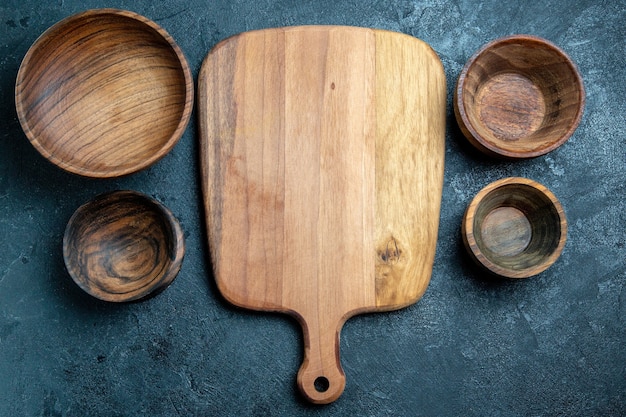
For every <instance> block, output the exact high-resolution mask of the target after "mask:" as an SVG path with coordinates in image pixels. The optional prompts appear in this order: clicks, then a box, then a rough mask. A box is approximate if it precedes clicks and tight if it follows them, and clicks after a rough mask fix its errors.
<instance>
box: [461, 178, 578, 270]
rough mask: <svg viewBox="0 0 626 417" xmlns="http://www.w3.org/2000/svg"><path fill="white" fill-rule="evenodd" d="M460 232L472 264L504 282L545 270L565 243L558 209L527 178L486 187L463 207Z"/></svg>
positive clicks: (564, 228)
mask: <svg viewBox="0 0 626 417" xmlns="http://www.w3.org/2000/svg"><path fill="white" fill-rule="evenodd" d="M461 227H462V235H463V243H464V244H465V247H466V249H467V251H468V253H469V254H470V256H471V257H472V259H473V260H474V261H475V262H476V263H477V264H478V265H480V266H482V267H484V268H485V269H487V270H488V271H490V272H492V273H494V274H496V275H500V276H503V277H507V278H528V277H531V276H533V275H537V274H539V273H540V272H543V271H544V270H546V269H547V268H548V267H549V266H550V265H552V264H553V263H554V262H555V261H556V260H557V259H558V257H559V256H560V255H561V252H562V251H563V247H564V246H565V240H566V237H567V221H566V219H565V213H564V211H563V207H562V206H561V203H560V202H559V201H558V200H557V198H556V197H555V196H554V194H553V193H552V192H551V191H550V190H548V189H547V188H546V187H544V186H543V185H541V184H539V183H537V182H535V181H532V180H529V179H527V178H516V177H512V178H504V179H501V180H499V181H495V182H493V183H491V184H489V185H487V186H486V187H485V188H483V189H482V190H481V191H480V192H479V193H478V194H476V196H475V197H474V199H473V200H472V202H471V203H470V204H469V206H468V207H467V210H466V211H465V216H464V217H463V224H462V226H461Z"/></svg>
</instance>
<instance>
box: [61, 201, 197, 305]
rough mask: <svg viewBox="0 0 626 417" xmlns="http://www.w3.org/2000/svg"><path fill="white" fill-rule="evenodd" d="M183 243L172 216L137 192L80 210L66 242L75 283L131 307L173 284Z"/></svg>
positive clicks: (70, 269)
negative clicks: (126, 303)
mask: <svg viewBox="0 0 626 417" xmlns="http://www.w3.org/2000/svg"><path fill="white" fill-rule="evenodd" d="M184 254H185V242H184V237H183V232H182V229H181V227H180V225H179V223H178V220H176V218H175V217H174V215H173V214H172V213H171V212H170V211H169V210H168V209H167V208H166V207H164V206H163V205H162V204H161V203H159V202H157V201H156V200H154V199H152V198H150V197H148V196H146V195H144V194H140V193H137V192H134V191H115V192H112V193H107V194H103V195H100V196H98V197H96V198H94V199H93V200H91V201H89V202H88V203H86V204H84V205H82V206H81V207H79V208H78V209H77V210H76V212H75V213H74V215H73V216H72V217H71V219H70V221H69V222H68V225H67V227H66V229H65V235H64V237H63V256H64V259H65V265H66V267H67V270H68V272H69V274H70V275H71V277H72V279H73V280H74V281H75V282H76V284H78V286H79V287H80V288H82V289H83V290H84V291H86V292H87V293H89V294H91V295H92V296H94V297H96V298H99V299H101V300H105V301H113V302H122V301H133V300H139V299H141V298H145V297H147V296H148V295H154V294H156V293H158V292H159V291H161V290H163V289H165V288H166V287H167V286H168V285H170V284H171V283H172V281H173V280H174V278H176V275H177V274H178V271H179V270H180V267H181V265H182V262H183V257H184Z"/></svg>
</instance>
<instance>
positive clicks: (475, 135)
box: [454, 35, 585, 159]
mask: <svg viewBox="0 0 626 417" xmlns="http://www.w3.org/2000/svg"><path fill="white" fill-rule="evenodd" d="M584 104H585V91H584V87H583V82H582V79H581V76H580V74H579V73H578V70H577V68H576V65H575V64H574V63H573V62H572V60H571V59H570V58H569V57H568V56H567V55H566V54H565V52H563V51H562V50H561V49H559V48H558V47H557V46H556V45H554V44H552V43H551V42H549V41H547V40H545V39H541V38H538V37H535V36H530V35H513V36H508V37H504V38H500V39H496V40H494V41H492V42H490V43H488V44H486V45H485V46H483V47H482V48H481V49H480V50H479V51H478V52H476V53H475V54H474V55H473V56H472V57H471V58H470V59H469V60H468V62H467V64H466V65H465V67H464V68H463V70H462V71H461V74H460V76H459V78H458V81H457V85H456V88H455V92H454V112H455V116H456V119H457V122H458V124H459V127H460V128H461V131H462V132H463V134H464V135H465V137H467V139H468V140H469V141H470V143H471V144H472V145H474V146H475V147H476V148H478V149H479V150H480V151H482V152H484V153H485V154H487V155H490V156H496V157H502V158H509V159H515V158H532V157H536V156H540V155H543V154H546V153H548V152H550V151H552V150H554V149H556V148H557V147H559V146H560V145H562V144H563V143H564V142H565V141H567V139H569V137H570V136H571V135H572V133H573V132H574V130H576V128H577V127H578V124H579V123H580V119H581V117H582V114H583V108H584Z"/></svg>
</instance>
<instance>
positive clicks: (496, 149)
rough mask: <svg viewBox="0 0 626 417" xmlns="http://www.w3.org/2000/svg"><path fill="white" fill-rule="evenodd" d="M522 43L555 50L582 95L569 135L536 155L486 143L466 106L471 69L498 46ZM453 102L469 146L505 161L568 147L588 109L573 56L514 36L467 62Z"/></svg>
mask: <svg viewBox="0 0 626 417" xmlns="http://www.w3.org/2000/svg"><path fill="white" fill-rule="evenodd" d="M520 41H521V42H524V43H534V44H536V45H541V46H544V47H546V48H547V49H550V50H552V51H553V52H554V53H556V54H557V55H559V56H561V58H563V60H564V62H565V63H566V64H567V65H568V66H569V67H570V70H571V72H572V74H573V75H574V78H575V80H576V88H577V89H578V91H579V97H580V101H579V104H578V109H577V112H576V116H575V118H574V120H573V122H572V124H571V125H570V126H569V128H568V130H567V132H565V134H563V135H561V137H560V138H558V139H557V140H554V141H553V142H552V143H550V145H548V146H546V147H543V148H540V149H537V150H532V151H512V150H509V149H505V148H502V147H500V146H496V145H495V144H493V143H492V142H490V141H488V140H485V139H484V138H483V137H482V136H481V135H480V134H478V132H477V130H476V129H475V128H474V126H473V125H472V123H471V121H470V119H469V117H468V116H467V110H466V107H465V102H464V100H463V96H464V94H463V87H464V85H465V81H466V79H467V74H468V73H469V71H470V70H471V67H472V66H473V65H474V63H475V62H476V60H477V59H478V58H480V57H481V56H482V55H483V54H484V53H485V52H486V51H487V50H489V49H491V48H493V47H495V46H499V45H502V44H507V43H514V42H520ZM452 101H453V104H454V114H455V117H456V120H457V122H458V124H459V127H460V128H461V131H462V132H463V134H464V136H465V137H466V138H467V139H468V140H469V142H470V143H471V144H472V145H474V146H475V147H476V148H477V149H479V150H480V151H482V152H483V153H485V154H487V155H489V156H494V157H500V158H505V159H526V158H535V157H537V156H541V155H545V154H547V153H549V152H551V151H553V150H555V149H556V148H558V147H559V146H561V145H562V144H564V143H565V142H566V141H567V140H568V139H569V138H570V137H571V136H572V134H573V133H574V131H575V130H576V129H577V128H578V125H579V124H580V121H581V120H582V116H583V112H584V108H585V101H586V94H585V86H584V84H583V80H582V76H581V74H580V71H579V69H578V67H577V65H576V63H575V62H574V61H573V60H572V59H571V58H570V57H569V55H567V53H565V51H563V50H562V49H561V48H560V47H558V46H557V45H556V44H554V43H552V42H551V41H549V40H547V39H544V38H541V37H539V36H535V35H527V34H513V35H508V36H503V37H500V38H497V39H494V40H492V41H490V42H487V43H486V44H484V45H483V46H481V47H480V48H479V49H478V50H477V51H476V52H474V54H473V55H472V56H471V57H470V58H469V59H468V60H467V62H466V63H465V65H464V66H463V69H462V70H461V72H460V74H459V77H458V78H457V82H456V86H455V88H454V98H453V100H452Z"/></svg>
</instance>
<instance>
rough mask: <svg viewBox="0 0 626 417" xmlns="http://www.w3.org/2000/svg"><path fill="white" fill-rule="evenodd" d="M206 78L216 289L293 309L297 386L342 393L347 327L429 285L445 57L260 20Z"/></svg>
mask: <svg viewBox="0 0 626 417" xmlns="http://www.w3.org/2000/svg"><path fill="white" fill-rule="evenodd" d="M198 89H199V94H198V95H199V103H198V109H199V123H200V137H201V169H202V185H203V196H204V204H205V209H206V221H207V230H208V235H209V236H208V237H209V246H210V250H211V259H212V265H213V268H214V274H215V278H216V281H217V285H218V287H219V289H220V291H221V293H222V294H223V295H224V297H225V298H226V299H227V300H229V301H230V302H232V303H233V304H235V305H238V306H241V307H245V308H249V309H255V310H263V311H278V312H284V313H288V314H290V315H292V316H294V317H296V318H297V319H298V321H299V322H300V324H301V325H302V328H303V331H304V342H305V343H304V344H305V352H304V362H303V364H302V366H301V368H300V371H299V373H298V378H297V380H298V385H299V387H300V390H301V391H302V393H303V394H304V395H305V396H306V397H307V398H308V399H309V400H310V401H312V402H315V403H328V402H331V401H334V400H335V399H337V398H338V397H339V396H340V395H341V393H342V391H343V389H344V386H345V375H344V372H343V370H342V368H341V363H340V359H339V333H340V330H341V327H342V325H343V323H344V322H345V321H346V320H347V319H348V318H349V317H351V316H353V315H355V314H359V313H364V312H373V311H387V310H394V309H398V308H401V307H405V306H407V305H410V304H412V303H414V302H415V301H417V300H418V299H419V298H420V297H421V296H422V294H423V293H424V291H425V290H426V287H427V286H428V282H429V280H430V275H431V272H432V266H433V260H434V256H435V246H436V241H437V228H438V224H439V208H440V202H441V192H442V185H443V168H444V135H445V114H446V87H445V75H444V72H443V67H442V65H441V62H440V60H439V59H438V57H437V55H436V54H435V52H434V51H433V50H432V49H431V48H430V47H429V46H428V45H427V44H426V43H424V42H422V41H420V40H418V39H416V38H413V37H410V36H407V35H403V34H398V33H393V32H387V31H381V30H373V29H364V28H354V27H337V26H307V27H289V28H280V29H267V30H260V31H254V32H246V33H243V34H240V35H237V36H234V37H232V38H229V39H226V40H224V41H222V42H221V43H219V44H218V45H217V46H215V48H214V49H212V50H211V52H210V53H209V54H208V56H207V57H206V59H205V60H204V63H203V65H202V68H201V71H200V75H199V87H198ZM390 337H393V335H390ZM381 359H382V360H384V358H381Z"/></svg>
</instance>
